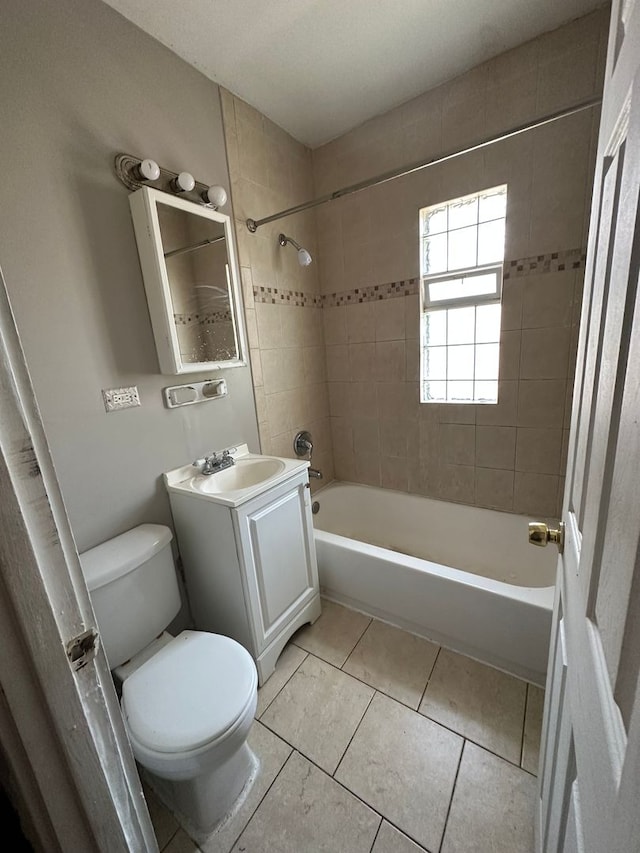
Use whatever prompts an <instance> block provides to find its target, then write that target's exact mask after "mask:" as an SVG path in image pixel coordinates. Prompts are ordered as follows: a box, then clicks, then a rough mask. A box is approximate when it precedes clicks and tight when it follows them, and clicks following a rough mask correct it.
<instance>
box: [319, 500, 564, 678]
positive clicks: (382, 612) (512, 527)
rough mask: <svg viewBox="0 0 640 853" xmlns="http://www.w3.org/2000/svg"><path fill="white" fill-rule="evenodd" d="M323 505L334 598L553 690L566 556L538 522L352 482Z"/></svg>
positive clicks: (326, 574)
mask: <svg viewBox="0 0 640 853" xmlns="http://www.w3.org/2000/svg"><path fill="white" fill-rule="evenodd" d="M315 499H316V500H317V501H319V503H320V510H319V512H318V513H317V514H316V515H314V527H315V542H316V550H317V555H318V570H319V574H320V587H321V592H322V594H323V595H324V596H325V597H326V598H329V599H331V600H333V601H337V602H341V603H343V604H346V605H347V606H349V607H353V608H355V609H357V610H362V611H364V612H365V613H368V614H370V615H372V616H376V617H378V618H379V619H382V620H384V621H386V622H390V623H391V624H394V625H397V626H399V627H401V628H405V629H406V630H408V631H412V632H413V633H415V634H419V635H421V636H423V637H427V638H428V639H431V640H433V641H434V642H437V643H440V644H441V645H443V646H446V647H448V648H450V649H454V650H456V651H459V652H461V653H463V654H466V655H469V656H470V657H473V658H475V659H477V660H480V661H483V662H485V663H488V664H491V665H493V666H496V667H499V668H500V669H503V670H505V671H506V672H509V673H512V674H513V675H517V676H519V677H521V678H525V679H527V680H529V681H533V682H535V683H536V684H540V685H543V684H544V681H545V673H546V669H547V656H548V652H549V635H550V630H551V612H552V608H553V594H554V583H555V575H556V564H557V557H558V555H557V551H556V549H555V548H546V549H542V548H534V547H532V546H531V545H529V543H528V541H527V532H528V531H527V523H528V521H529V520H530V519H528V518H524V517H523V516H519V515H513V514H511V513H505V512H496V511H494V510H489V509H479V508H477V507H469V506H464V505H461V504H452V503H446V502H444V501H437V500H432V499H430V498H423V497H420V496H418V495H409V494H405V493H404V492H394V491H390V490H388V489H377V488H374V487H372V486H361V485H354V484H350V483H332V484H330V485H328V486H326V487H325V488H323V489H321V490H320V491H319V492H317V494H316V495H315Z"/></svg>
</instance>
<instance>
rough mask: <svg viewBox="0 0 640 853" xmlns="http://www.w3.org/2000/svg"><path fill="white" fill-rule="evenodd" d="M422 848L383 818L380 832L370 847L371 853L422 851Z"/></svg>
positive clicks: (410, 852) (416, 852)
mask: <svg viewBox="0 0 640 853" xmlns="http://www.w3.org/2000/svg"><path fill="white" fill-rule="evenodd" d="M423 850H424V848H423V847H418V845H417V844H414V843H413V841H411V839H410V838H407V836H406V835H403V834H402V833H401V832H399V831H398V830H397V829H396V828H395V826H391V824H390V823H387V822H386V820H383V821H382V826H381V827H380V832H379V833H378V835H377V837H376V843H375V844H374V845H373V847H372V848H371V853H423Z"/></svg>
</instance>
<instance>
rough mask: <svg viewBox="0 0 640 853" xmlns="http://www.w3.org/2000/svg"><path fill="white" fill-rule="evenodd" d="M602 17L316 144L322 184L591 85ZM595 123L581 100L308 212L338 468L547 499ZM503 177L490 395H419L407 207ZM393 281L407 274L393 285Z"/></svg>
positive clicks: (515, 502)
mask: <svg viewBox="0 0 640 853" xmlns="http://www.w3.org/2000/svg"><path fill="white" fill-rule="evenodd" d="M608 22H609V10H608V7H605V8H603V9H602V10H601V11H598V12H595V13H593V14H591V15H588V16H586V17H584V18H582V19H580V20H578V21H575V22H573V23H572V24H570V25H567V26H565V27H562V28H561V29H559V30H556V31H554V32H552V33H549V34H547V35H544V36H542V37H540V38H538V39H535V40H534V41H532V42H529V43H527V44H525V45H522V46H521V47H519V48H517V49H515V50H512V51H509V52H508V53H505V54H503V55H502V56H499V57H497V58H496V59H494V60H492V61H490V62H487V63H485V64H483V65H481V66H479V67H477V68H475V69H473V70H471V71H470V72H468V73H467V74H464V75H463V76H462V77H460V78H458V79H456V80H454V81H452V82H450V83H447V84H446V85H443V86H440V87H438V88H437V89H434V90H432V91H430V92H427V93H426V94H424V95H422V96H420V97H418V98H416V99H414V100H412V101H409V102H408V103H406V104H404V105H402V106H401V107H398V108H397V109H394V110H392V111H390V112H388V113H386V114H385V115H383V116H380V117H378V118H376V119H373V120H372V121H370V122H367V123H366V124H365V125H363V126H362V127H359V128H357V129H356V130H354V131H352V132H351V133H348V134H346V135H345V136H342V137H340V138H339V139H337V140H335V141H333V142H331V143H329V144H327V145H325V146H323V147H321V148H319V149H316V150H314V152H313V166H314V179H315V191H316V194H318V195H320V194H325V193H328V192H330V191H333V190H336V189H338V188H340V187H343V186H347V185H350V184H352V183H354V182H356V181H359V180H363V179H365V178H368V177H373V176H375V175H377V174H380V173H382V172H384V171H386V170H390V169H393V168H396V167H399V166H402V165H405V164H409V163H412V162H416V161H418V160H420V159H428V158H429V157H435V156H436V155H438V154H441V153H443V152H446V151H451V150H455V149H457V148H459V147H464V146H465V145H469V144H471V143H473V142H476V141H479V140H481V139H482V138H485V137H487V136H489V135H492V134H497V133H499V132H500V131H504V130H508V129H510V128H512V127H515V126H518V125H520V124H522V123H525V122H527V121H529V120H531V119H533V118H535V117H539V116H542V115H545V114H548V113H551V112H554V111H556V110H560V109H562V108H564V107H566V106H569V105H571V104H574V103H577V102H579V101H581V100H584V99H586V98H589V97H591V96H594V95H597V94H598V93H600V92H601V88H602V76H603V70H604V59H605V53H606V34H607V29H608ZM597 124H598V113H597V110H592V111H589V112H583V113H580V114H578V115H575V116H573V117H571V118H566V119H563V120H561V121H559V122H557V123H555V124H552V125H549V126H547V127H544V128H540V129H537V130H535V131H531V132H527V133H525V134H523V135H521V136H518V137H515V138H513V139H512V140H509V141H505V142H502V143H499V144H496V145H493V146H491V147H489V148H486V149H484V150H481V151H477V152H474V153H472V154H468V155H465V156H463V157H460V158H457V159H454V160H451V161H449V162H447V163H444V164H442V165H440V166H435V167H431V168H429V169H426V170H424V171H421V172H418V173H414V174H413V175H410V176H408V177H406V178H403V179H400V180H395V181H392V182H389V183H386V184H383V185H380V186H378V187H375V188H372V189H369V190H367V191H363V192H360V193H357V194H354V195H352V196H350V197H348V198H344V199H340V200H338V201H335V202H331V203H329V204H326V205H324V206H322V207H319V208H317V237H318V248H319V271H320V290H321V292H322V294H323V300H324V306H325V307H324V326H325V329H324V331H325V343H326V356H327V378H328V382H329V394H330V413H331V424H332V439H333V450H334V462H335V472H336V477H337V478H338V479H343V480H351V481H356V482H363V483H370V484H373V485H382V486H384V487H388V488H392V489H399V490H402V491H410V492H416V493H420V494H425V495H429V496H433V497H438V498H444V499H446V500H454V501H460V502H463V503H468V504H478V505H481V506H487V507H495V508H498V509H501V510H507V511H516V512H522V513H526V514H528V513H532V514H541V515H545V516H553V515H555V514H556V513H557V512H558V507H559V502H560V500H561V496H562V491H563V488H564V482H563V475H564V470H565V462H566V459H565V457H566V446H567V435H568V427H569V413H570V405H571V393H572V379H573V370H574V362H575V350H576V342H577V324H578V322H579V310H580V296H581V291H582V275H583V271H582V269H580V268H579V269H577V270H576V269H574V268H573V264H574V263H575V262H576V256H575V255H566V253H567V252H568V251H570V250H577V253H578V254H577V260H578V262H579V258H580V251H581V250H582V249H583V248H584V247H585V245H586V237H587V226H588V216H589V202H590V197H591V183H592V171H593V161H594V157H595V145H596V139H597ZM501 183H507V184H508V211H507V233H506V247H505V259H506V262H507V263H506V265H505V272H509V273H510V277H509V278H508V279H507V280H505V287H504V298H503V314H502V333H501V335H502V346H501V363H500V385H499V402H498V405H495V406H490V405H484V406H475V405H450V404H449V405H439V404H426V405H425V404H422V405H421V404H420V403H419V402H418V400H419V388H418V379H419V341H418V336H419V316H418V314H419V308H418V296H417V292H418V289H417V288H418V284H417V278H418V276H419V231H418V211H419V209H420V208H421V207H424V206H427V205H430V204H435V203H437V202H441V201H445V200H448V199H451V198H455V197H458V196H461V195H466V194H468V193H472V192H476V191H478V190H481V189H484V188H488V187H492V186H496V185H498V184H501ZM283 206H284V205H280V207H283ZM277 208H278V205H277V204H273V205H272V209H273V210H275V209H277ZM555 253H559V257H553V255H554V254H555ZM538 256H544V257H543V258H542V259H540V260H538ZM527 259H529V260H528V261H527ZM531 259H533V260H531ZM510 261H523V263H522V264H521V266H522V267H523V269H522V270H518V268H517V266H516V267H514V268H512V267H510V266H509V262H510ZM533 264H535V267H534V266H533ZM562 264H564V265H565V267H566V268H565V269H564V270H562V269H559V267H560V266H561V265H562ZM527 273H530V274H527ZM393 282H405V284H404V285H403V286H402V287H401V288H400V289H399V294H400V295H397V293H393V294H391V298H387V297H389V293H388V291H389V290H390V288H385V285H388V284H389V283H393ZM376 285H377V286H378V288H379V290H378V291H377V292H375V291H374V292H370V291H367V290H366V288H367V287H373V286H376ZM356 289H357V291H358V292H356ZM363 289H365V290H364V292H363ZM403 294H407V295H403ZM381 296H384V297H385V298H380V297H381ZM361 300H363V301H361ZM341 303H344V304H341Z"/></svg>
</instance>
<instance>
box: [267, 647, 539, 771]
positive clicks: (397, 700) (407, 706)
mask: <svg viewBox="0 0 640 853" xmlns="http://www.w3.org/2000/svg"><path fill="white" fill-rule="evenodd" d="M442 648H444V647H442V646H441V647H440V649H439V650H438V654H437V655H436V661H435V662H434V664H433V668H432V670H431V672H432V673H433V670H434V669H435V665H436V662H437V659H438V657H439V655H440V651H441V650H442ZM308 656H309V657H315V658H317V659H318V660H320V661H322V662H323V663H326V664H328V665H329V666H332V667H333V668H334V669H336V670H338V672H341V673H342V674H343V675H347V676H348V677H349V678H353V679H355V680H356V681H358V682H360V684H363V685H364V686H365V687H369V688H371V690H374V691H375V692H376V693H380V694H381V695H382V696H386V697H387V698H388V699H391V700H392V701H393V702H397V703H398V704H399V705H402V707H403V708H407V709H408V710H409V711H413V713H414V714H419V715H420V716H421V717H424V718H425V719H427V720H429V721H430V722H432V723H435V725H437V726H441V727H442V728H443V729H446V730H447V731H449V732H452V733H453V734H454V735H458V737H461V738H464V739H465V740H468V741H469V742H470V743H472V744H474V745H475V746H478V747H480V749H484V750H485V752H488V753H490V754H491V755H495V757H496V758H501V759H502V760H503V761H506V762H507V763H508V764H511V766H512V767H517V768H518V769H519V770H523V771H524V772H525V773H528V774H529V775H530V776H534V777H535V778H537V774H535V773H531V771H530V770H525V768H524V767H521V766H520V765H519V764H517V763H516V762H515V761H512V760H511V759H510V758H505V756H504V755H500V753H499V752H495V751H494V750H493V749H491V748H490V747H488V746H486V745H485V744H483V743H480V742H479V741H476V740H474V739H473V738H471V737H469V736H468V735H466V734H464V733H463V732H459V731H458V730H457V729H454V728H452V727H451V726H450V725H447V723H443V722H442V721H441V720H438V719H436V718H435V717H432V716H430V715H429V714H425V713H424V711H420V710H419V708H420V705H421V704H422V700H423V699H424V695H425V693H426V691H427V687H428V686H429V682H427V685H426V687H425V689H424V691H423V694H422V699H421V700H420V702H419V703H418V707H417V708H414V707H413V706H411V705H407V703H406V702H403V701H402V700H401V699H398V698H397V697H395V696H392V695H391V694H390V693H385V691H384V690H381V689H380V688H379V687H374V686H373V685H372V684H368V683H367V682H366V681H363V680H362V679H361V678H358V676H357V675H352V674H351V673H350V672H345V671H344V670H342V669H340V668H339V667H337V666H336V665H335V664H332V663H329V661H326V660H325V659H324V658H319V657H318V656H317V655H314V654H313V653H312V652H309V653H308ZM305 660H306V658H305ZM513 677H514V678H515V676H513ZM520 680H522V679H520ZM528 683H529V682H526V681H525V682H524V684H525V685H528ZM527 689H528V688H527ZM369 704H371V702H370V703H369ZM365 713H366V712H365ZM363 716H364V715H363ZM260 722H261V723H262V725H265V723H264V720H262V719H261V720H260ZM360 722H362V720H361V721H360ZM358 726H360V723H358ZM274 734H278V733H277V732H275V731H274ZM354 734H355V733H354ZM278 737H280V738H282V735H278ZM352 739H353V736H352ZM282 740H284V738H282ZM286 743H289V742H288V741H286ZM289 745H290V746H292V748H293V749H297V747H295V746H293V744H289ZM298 751H300V750H298ZM345 752H346V750H345ZM302 754H303V755H304V753H302ZM306 757H307V756H305V758H306ZM343 757H344V755H343ZM309 760H311V759H309ZM340 761H342V758H341V759H340ZM336 770H337V768H336ZM325 773H326V771H325Z"/></svg>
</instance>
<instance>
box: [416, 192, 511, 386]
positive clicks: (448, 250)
mask: <svg viewBox="0 0 640 853" xmlns="http://www.w3.org/2000/svg"><path fill="white" fill-rule="evenodd" d="M506 209H507V187H506V185H504V186H499V187H493V188H492V189H488V190H483V191H482V192H479V193H475V194H474V195H469V196H465V197H464V198H456V199H453V200H451V201H446V202H442V203H441V204H436V205H433V206H432V207H424V208H422V210H421V211H420V243H421V276H422V294H421V343H422V346H421V349H422V357H421V365H420V387H421V390H420V400H421V402H423V403H497V402H498V363H499V349H500V298H501V295H502V262H503V260H504V228H505V218H506Z"/></svg>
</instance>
